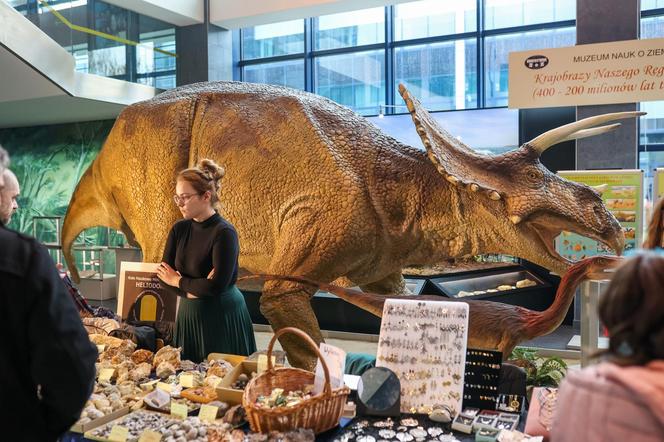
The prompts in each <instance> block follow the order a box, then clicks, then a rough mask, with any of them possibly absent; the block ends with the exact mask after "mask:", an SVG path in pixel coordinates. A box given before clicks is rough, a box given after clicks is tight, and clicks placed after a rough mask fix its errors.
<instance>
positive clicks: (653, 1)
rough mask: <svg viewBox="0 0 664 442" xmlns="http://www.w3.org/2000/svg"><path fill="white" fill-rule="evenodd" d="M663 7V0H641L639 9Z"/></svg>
mask: <svg viewBox="0 0 664 442" xmlns="http://www.w3.org/2000/svg"><path fill="white" fill-rule="evenodd" d="M660 8H664V0H641V10H642V11H647V10H648V9H660Z"/></svg>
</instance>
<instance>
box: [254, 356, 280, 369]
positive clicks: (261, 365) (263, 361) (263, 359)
mask: <svg viewBox="0 0 664 442" xmlns="http://www.w3.org/2000/svg"><path fill="white" fill-rule="evenodd" d="M270 359H272V366H273V367H274V364H275V361H276V358H275V357H274V356H272V358H270ZM265 370H267V355H258V366H257V367H256V371H257V372H258V373H263V372H264V371H265Z"/></svg>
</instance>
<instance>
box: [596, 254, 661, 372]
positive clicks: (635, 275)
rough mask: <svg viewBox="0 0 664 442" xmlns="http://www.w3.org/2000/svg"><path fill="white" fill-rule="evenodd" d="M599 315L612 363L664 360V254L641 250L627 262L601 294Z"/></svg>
mask: <svg viewBox="0 0 664 442" xmlns="http://www.w3.org/2000/svg"><path fill="white" fill-rule="evenodd" d="M599 317H600V320H601V321H602V323H603V324H604V326H605V327H606V328H607V330H608V332H609V348H608V350H607V351H606V352H604V354H605V355H607V356H609V358H610V359H611V360H612V361H613V362H616V363H618V364H620V365H645V364H647V363H648V362H650V361H652V360H655V359H663V360H664V255H662V254H659V253H656V252H651V251H641V252H638V253H637V254H635V255H634V256H633V257H631V258H629V259H628V260H627V261H625V263H624V264H623V265H621V266H620V267H619V268H618V270H617V271H616V273H615V275H614V276H613V279H612V280H611V283H610V284H609V287H607V289H606V291H605V292H604V293H603V294H602V296H601V297H600V303H599Z"/></svg>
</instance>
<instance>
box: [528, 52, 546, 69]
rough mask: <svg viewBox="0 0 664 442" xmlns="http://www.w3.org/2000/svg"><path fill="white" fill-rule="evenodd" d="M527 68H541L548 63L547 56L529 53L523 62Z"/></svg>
mask: <svg viewBox="0 0 664 442" xmlns="http://www.w3.org/2000/svg"><path fill="white" fill-rule="evenodd" d="M524 64H525V65H526V67H527V68H528V69H542V68H543V67H544V66H546V65H547V64H549V59H548V57H546V56H544V55H531V56H530V57H528V58H526V61H525V63H524Z"/></svg>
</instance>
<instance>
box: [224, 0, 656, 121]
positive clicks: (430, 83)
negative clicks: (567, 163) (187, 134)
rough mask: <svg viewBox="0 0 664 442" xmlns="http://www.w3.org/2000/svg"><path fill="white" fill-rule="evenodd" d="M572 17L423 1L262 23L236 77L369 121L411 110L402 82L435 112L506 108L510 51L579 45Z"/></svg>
mask: <svg viewBox="0 0 664 442" xmlns="http://www.w3.org/2000/svg"><path fill="white" fill-rule="evenodd" d="M661 1H662V2H664V0H661ZM481 11H483V14H484V17H482V19H481V20H480V19H479V17H478V16H479V13H480V12H481ZM649 14H650V15H655V14H657V12H656V11H655V12H650V13H649ZM575 17H576V0H454V1H451V0H450V1H447V0H419V1H409V2H401V3H399V4H396V5H391V6H385V7H379V8H370V9H365V10H359V11H352V12H345V13H339V14H329V15H324V16H321V17H312V18H305V19H303V20H294V21H290V22H284V23H276V24H271V25H263V26H256V27H254V28H248V29H242V30H240V32H239V33H238V34H236V38H237V35H239V41H237V40H236V44H237V45H238V46H239V47H240V49H241V50H240V51H239V53H240V60H239V62H238V67H239V69H236V70H235V71H234V73H235V79H236V80H241V81H251V82H260V83H271V84H282V85H287V86H291V87H295V88H298V89H304V90H307V91H309V92H314V93H318V94H320V95H323V96H325V97H329V98H331V99H332V100H335V101H337V102H338V103H341V104H343V105H345V106H348V107H350V108H351V109H353V110H355V111H356V112H358V113H360V114H362V115H378V114H380V113H382V114H398V113H404V112H406V109H405V108H404V107H403V100H402V99H401V96H400V95H399V92H398V85H399V84H400V83H403V84H405V85H406V86H407V87H408V89H409V90H410V91H411V92H412V93H413V94H414V95H415V96H416V97H417V98H418V99H419V100H420V101H421V102H422V103H423V105H424V106H425V107H426V108H427V109H429V110H434V111H448V110H460V109H473V108H484V107H502V106H507V94H508V91H507V86H508V53H509V52H510V51H521V50H528V49H537V48H552V47H561V46H572V45H574V44H575V40H576V38H575V35H576V32H575V29H574V20H575ZM482 23H484V24H485V26H484V27H482V26H481V25H482ZM662 25H664V24H662ZM650 26H651V27H652V28H653V29H655V28H656V27H657V26H659V22H657V23H655V22H654V21H653V24H652V25H650ZM662 28H664V26H662ZM657 31H659V29H657ZM305 42H306V44H305ZM480 61H481V63H480Z"/></svg>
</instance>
